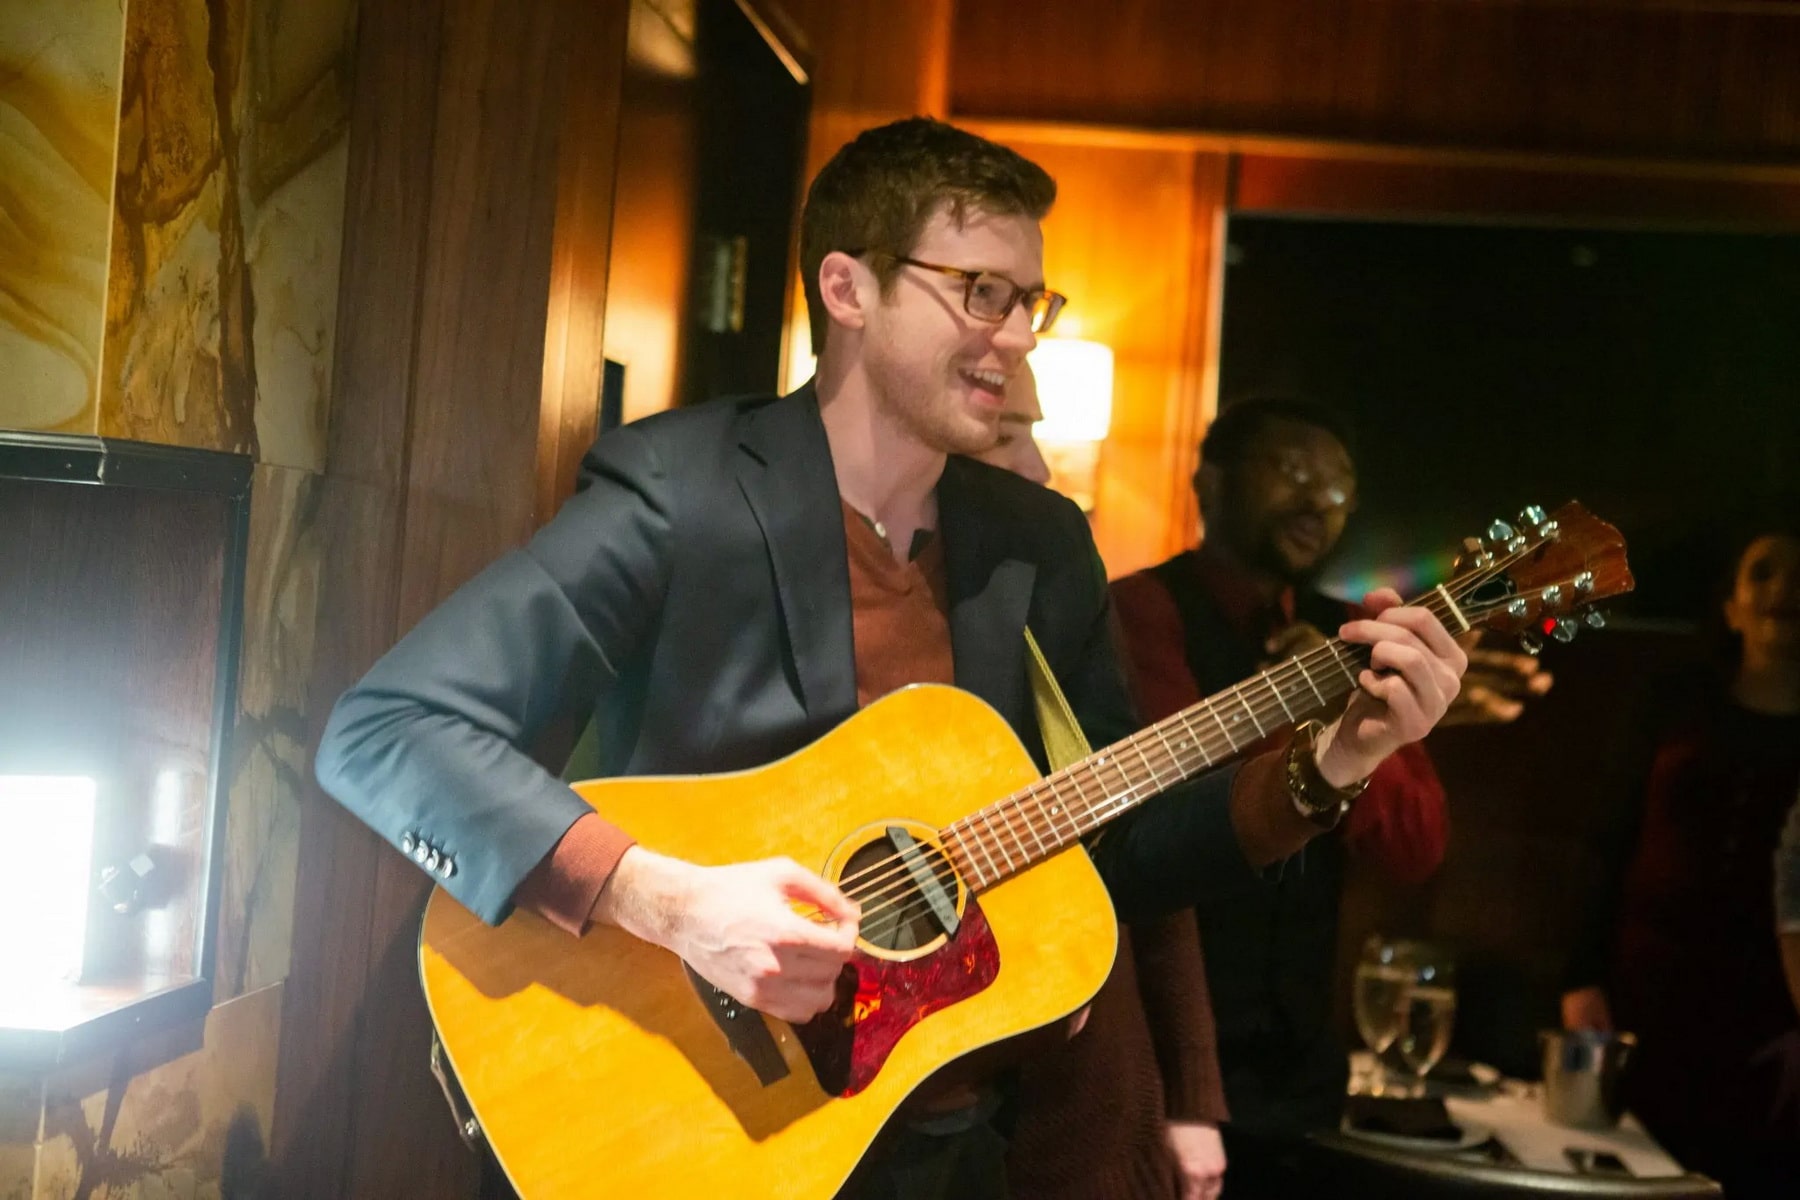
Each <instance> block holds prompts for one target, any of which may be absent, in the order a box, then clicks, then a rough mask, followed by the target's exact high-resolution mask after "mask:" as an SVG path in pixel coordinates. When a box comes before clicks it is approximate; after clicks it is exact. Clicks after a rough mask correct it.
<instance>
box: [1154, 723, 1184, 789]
mask: <svg viewBox="0 0 1800 1200" xmlns="http://www.w3.org/2000/svg"><path fill="white" fill-rule="evenodd" d="M1164 724H1165V722H1162V721H1158V722H1157V723H1156V724H1154V725H1152V726H1151V727H1150V728H1151V730H1152V731H1154V732H1155V734H1156V738H1157V740H1158V741H1160V742H1161V743H1162V744H1163V753H1164V754H1167V755H1168V756H1169V763H1170V765H1171V766H1173V767H1174V769H1175V776H1176V778H1178V779H1179V778H1180V777H1181V774H1182V763H1181V754H1180V752H1179V751H1177V750H1176V749H1175V747H1173V746H1171V745H1170V744H1169V739H1168V736H1167V735H1166V734H1164V733H1163V725H1164Z"/></svg>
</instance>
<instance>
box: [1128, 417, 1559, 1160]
mask: <svg viewBox="0 0 1800 1200" xmlns="http://www.w3.org/2000/svg"><path fill="white" fill-rule="evenodd" d="M1356 488H1357V480H1356V467H1355V463H1354V461H1353V458H1352V439H1351V434H1350V431H1349V428H1348V426H1347V424H1346V423H1345V421H1344V420H1343V419H1342V418H1341V417H1340V416H1339V415H1337V414H1336V413H1334V412H1332V411H1331V410H1329V409H1327V408H1324V407H1323V406H1320V405H1317V404H1313V403H1309V402H1306V401H1303V400H1287V399H1268V400H1253V401H1247V402H1244V403H1240V404H1237V405H1233V406H1230V407H1227V408H1226V409H1225V410H1224V411H1223V412H1221V414H1220V415H1219V417H1218V418H1217V419H1216V420H1215V421H1214V422H1213V424H1212V425H1211V427H1210V428H1209V429H1208V430H1207V433H1206V437H1205V439H1204V441H1203V442H1202V443H1201V447H1200V466H1199V468H1198V470H1197V471H1196V473H1195V475H1194V489H1195V493H1196V496H1197V498H1198V500H1199V505H1200V512H1201V515H1202V518H1203V520H1204V523H1205V530H1206V537H1205V540H1204V542H1203V543H1202V544H1201V545H1200V546H1198V547H1196V548H1194V549H1190V550H1187V551H1184V552H1183V553H1181V554H1178V555H1176V556H1175V557H1174V558H1172V559H1170V560H1168V561H1167V562H1164V563H1161V564H1159V565H1157V566H1155V567H1151V568H1149V569H1148V570H1145V571H1141V572H1138V573H1137V574H1134V575H1131V576H1128V577H1126V578H1124V579H1120V580H1118V581H1116V582H1115V583H1114V584H1113V598H1114V603H1115V606H1116V608H1117V611H1118V616H1119V621H1120V625H1121V628H1122V632H1123V637H1124V642H1125V646H1126V652H1127V662H1128V667H1129V668H1130V670H1129V674H1130V675H1131V677H1132V682H1133V690H1134V693H1135V697H1136V699H1137V702H1138V705H1139V707H1140V709H1141V713H1140V715H1141V716H1142V717H1143V718H1144V719H1146V720H1159V719H1161V718H1163V717H1165V716H1168V715H1169V714H1171V713H1173V712H1176V711H1178V710H1180V709H1182V708H1185V707H1187V706H1189V705H1191V704H1193V703H1195V702H1197V701H1198V700H1200V699H1201V698H1203V697H1205V696H1208V695H1211V694H1212V693H1214V692H1217V691H1219V690H1221V689H1224V688H1226V687H1229V686H1231V685H1233V684H1236V683H1239V682H1241V681H1242V680H1244V679H1246V678H1248V677H1249V676H1251V675H1253V674H1254V673H1256V672H1257V671H1259V670H1262V669H1264V668H1265V667H1267V666H1269V665H1270V664H1271V663H1274V662H1278V661H1280V660H1283V659H1286V658H1290V657H1292V656H1294V655H1296V654H1299V653H1301V652H1303V651H1305V650H1307V649H1309V648H1312V647H1313V646H1317V645H1320V644H1323V642H1324V641H1325V640H1326V636H1327V634H1330V633H1335V632H1336V630H1337V629H1338V627H1339V625H1341V624H1342V623H1343V622H1344V621H1345V620H1346V619H1348V618H1350V617H1352V616H1354V615H1355V613H1354V611H1353V610H1352V608H1351V607H1350V606H1348V605H1346V604H1344V603H1343V602H1342V601H1339V600H1335V599H1333V598H1331V597H1329V596H1326V595H1324V594H1323V593H1321V592H1319V591H1318V590H1317V589H1316V588H1315V587H1314V586H1313V583H1314V580H1315V579H1316V578H1317V576H1318V574H1319V571H1320V569H1321V567H1322V566H1323V565H1324V563H1325V561H1326V559H1327V557H1328V556H1329V555H1330V553H1331V552H1332V550H1333V549H1335V548H1336V546H1337V544H1338V540H1339V539H1340V538H1341V536H1342V535H1343V532H1344V527H1345V523H1346V521H1347V520H1348V518H1349V516H1350V514H1351V512H1353V511H1354V509H1355V507H1356ZM1477 656H1479V658H1478V661H1479V662H1480V663H1481V664H1482V665H1483V667H1484V670H1483V671H1482V672H1481V677H1480V678H1479V679H1477V678H1476V677H1475V676H1476V673H1475V670H1474V667H1473V663H1472V667H1471V673H1470V679H1469V681H1468V682H1467V683H1465V685H1464V689H1463V696H1464V700H1463V702H1462V704H1461V706H1460V708H1459V709H1458V710H1457V716H1459V717H1460V719H1463V720H1471V721H1472V720H1502V721H1504V720H1511V719H1513V718H1514V717H1516V716H1517V715H1518V713H1519V711H1520V707H1521V702H1522V700H1523V698H1524V697H1525V696H1527V695H1531V694H1539V693H1541V692H1542V691H1543V690H1545V689H1546V688H1547V687H1548V686H1549V683H1550V677H1549V676H1548V675H1547V674H1545V673H1543V672H1541V671H1539V670H1538V669H1537V663H1536V660H1534V659H1531V658H1529V657H1528V656H1523V655H1511V654H1494V653H1489V652H1481V651H1475V652H1473V653H1472V656H1471V657H1472V659H1476V658H1477ZM1446 719H1451V718H1449V717H1447V718H1446ZM1447 835H1448V817H1447V812H1446V808H1445V802H1444V790H1443V786H1442V784H1441V783H1440V782H1439V780H1438V777H1437V773H1436V771H1435V770H1434V769H1433V767H1432V764H1431V760H1430V759H1429V757H1428V756H1427V755H1426V754H1425V752H1424V750H1423V749H1422V748H1421V747H1420V746H1419V745H1417V744H1414V745H1410V746H1407V747H1404V748H1403V749H1402V750H1401V751H1400V752H1398V753H1397V754H1395V755H1394V756H1392V757H1391V758H1389V759H1388V760H1387V761H1386V762H1385V763H1383V764H1382V766H1381V767H1380V768H1379V769H1378V770H1377V771H1376V772H1375V773H1374V775H1373V776H1371V777H1370V778H1369V779H1368V781H1367V783H1366V788H1365V790H1363V791H1362V793H1361V794H1360V795H1359V796H1357V797H1356V798H1355V799H1354V802H1353V803H1351V805H1350V807H1349V808H1348V810H1347V814H1346V815H1345V816H1344V817H1343V819H1342V821H1341V823H1339V824H1337V825H1336V826H1335V827H1334V828H1333V829H1332V830H1331V831H1330V832H1329V833H1327V834H1325V835H1324V836H1322V837H1320V838H1317V839H1315V840H1314V841H1313V842H1312V843H1310V844H1309V845H1308V846H1307V847H1306V848H1305V849H1304V850H1303V851H1302V852H1301V853H1300V854H1299V855H1297V856H1296V857H1295V858H1293V859H1290V860H1289V861H1288V862H1287V863H1285V864H1284V865H1283V866H1282V867H1281V868H1280V870H1279V873H1278V874H1277V875H1276V876H1275V877H1274V878H1270V879H1265V880H1258V881H1254V882H1247V883H1245V884H1244V885H1243V886H1242V887H1240V888H1238V889H1237V890H1236V892H1235V894H1232V895H1230V896H1223V895H1218V894H1214V895H1209V896H1207V897H1204V898H1203V899H1202V902H1201V904H1200V905H1199V906H1198V907H1197V908H1196V910H1195V915H1196V917H1197V919H1198V924H1199V936H1200V941H1201V944H1202V946H1203V947H1204V954H1205V962H1206V976H1207V980H1208V982H1209V984H1210V986H1211V992H1212V1001H1213V1011H1214V1015H1215V1019H1216V1022H1217V1045H1218V1054H1219V1058H1220V1063H1221V1068H1222V1072H1223V1076H1224V1084H1225V1097H1226V1101H1227V1104H1228V1106H1229V1108H1230V1112H1231V1123H1230V1125H1228V1126H1227V1129H1226V1138H1225V1145H1226V1149H1227V1150H1228V1151H1229V1153H1230V1155H1231V1158H1232V1160H1233V1162H1234V1164H1235V1165H1236V1166H1237V1167H1238V1168H1240V1172H1239V1174H1238V1175H1234V1180H1238V1183H1237V1184H1236V1185H1234V1192H1235V1193H1238V1194H1254V1193H1253V1192H1252V1191H1249V1190H1246V1189H1253V1188H1254V1187H1255V1186H1256V1181H1255V1179H1254V1177H1253V1176H1252V1177H1250V1178H1243V1177H1242V1171H1241V1168H1242V1167H1244V1166H1245V1158H1246V1156H1245V1151H1250V1154H1249V1156H1248V1157H1250V1158H1251V1160H1252V1161H1254V1160H1255V1159H1256V1158H1257V1157H1260V1156H1257V1155H1256V1154H1255V1152H1254V1150H1255V1145H1256V1143H1257V1140H1258V1139H1260V1138H1265V1137H1274V1138H1285V1137H1288V1136H1292V1135H1297V1134H1301V1133H1304V1132H1306V1131H1307V1130H1310V1129H1317V1128H1321V1127H1328V1126H1335V1125H1336V1123H1337V1121H1338V1118H1339V1113H1340V1111H1341V1108H1342V1104H1343V1099H1344V1090H1345V1085H1346V1075H1347V1063H1346V1056H1345V1048H1344V1046H1343V1045H1342V1044H1341V1042H1340V1040H1339V1038H1338V1037H1337V1036H1336V1034H1335V1032H1334V1031H1333V1029H1332V1027H1331V1014H1332V997H1333V995H1334V988H1333V986H1332V976H1333V972H1334V969H1335V965H1336V956H1337V935H1338V905H1339V899H1340V895H1341V892H1342V889H1343V884H1344V878H1345V872H1346V867H1347V864H1348V862H1349V860H1350V858H1351V857H1352V856H1355V857H1358V858H1361V859H1365V860H1368V861H1370V862H1371V863H1372V864H1373V865H1374V866H1375V867H1376V868H1377V869H1378V870H1380V871H1381V872H1382V873H1383V874H1385V875H1386V876H1388V877H1390V878H1392V879H1395V880H1397V881H1400V882H1404V883H1418V882H1421V881H1423V880H1425V879H1426V878H1428V877H1429V876H1430V875H1431V874H1432V873H1433V872H1434V871H1435V870H1436V869H1437V867H1438V865H1439V863H1440V862H1441V861H1442V859H1443V855H1444V848H1445V843H1446V839H1447Z"/></svg>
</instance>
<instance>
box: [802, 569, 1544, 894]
mask: <svg viewBox="0 0 1800 1200" xmlns="http://www.w3.org/2000/svg"><path fill="white" fill-rule="evenodd" d="M1511 599H1513V597H1508V600H1509V601H1510V600H1511ZM1499 607H1504V605H1503V604H1501V605H1492V606H1489V607H1488V608H1487V609H1480V608H1477V609H1472V610H1467V611H1474V612H1477V613H1480V614H1481V615H1483V616H1486V615H1487V614H1488V613H1489V612H1491V611H1493V609H1495V608H1499ZM1127 740H1129V739H1127ZM1043 782H1047V781H1043V780H1040V781H1039V783H1043ZM1145 785H1155V786H1154V790H1153V791H1152V794H1155V792H1159V791H1162V790H1164V788H1163V787H1162V785H1160V784H1158V783H1157V781H1156V780H1155V779H1154V778H1152V779H1146V780H1143V781H1141V782H1140V783H1138V784H1134V785H1132V786H1130V787H1127V788H1125V789H1123V790H1121V791H1120V792H1117V793H1113V794H1112V795H1111V796H1109V797H1108V798H1107V800H1106V801H1105V802H1103V804H1102V805H1094V806H1091V807H1090V811H1089V813H1088V814H1086V815H1089V816H1091V815H1092V814H1093V813H1096V812H1099V811H1100V810H1101V808H1102V807H1106V806H1110V807H1113V808H1114V809H1115V810H1116V811H1123V810H1125V809H1127V808H1130V807H1132V805H1133V804H1135V803H1136V802H1137V796H1136V793H1137V792H1139V791H1141V790H1142V789H1143V787H1144V786H1145ZM1171 786H1172V785H1171ZM1027 790H1028V791H1030V790H1036V789H1035V788H1034V789H1027ZM1019 798H1020V797H1019V796H1015V797H1008V799H1009V800H1015V799H1019ZM1105 819H1107V820H1110V819H1111V815H1110V814H1109V816H1108V817H1107V818H1105ZM1100 823H1101V824H1103V823H1104V820H1103V821H1101V822H1100ZM1069 844H1073V843H1067V844H1065V845H1064V846H1063V847H1059V849H1058V851H1057V852H1059V853H1060V851H1061V849H1066V848H1067V845H1069ZM918 849H919V850H920V851H921V852H923V853H925V854H927V855H929V856H932V857H933V858H934V859H935V861H934V862H932V863H931V864H930V869H931V870H932V872H933V874H934V875H935V876H936V877H937V878H938V880H939V882H940V883H944V884H945V885H946V887H947V890H951V891H954V890H955V888H954V885H955V883H956V882H957V881H958V880H959V879H960V878H961V877H962V875H963V874H964V873H962V872H958V871H957V869H956V865H955V862H954V860H952V859H951V858H950V856H949V855H948V854H947V853H946V852H945V851H944V850H942V849H941V848H939V847H938V846H936V845H934V844H932V843H928V842H922V843H920V844H919V847H918ZM965 857H966V855H965ZM1045 857H1049V856H1045ZM897 858H898V856H897V855H895V856H890V859H889V860H884V861H892V860H894V859H897ZM1038 861H1042V860H1041V859H1040V860H1038ZM1028 865H1036V864H1035V862H1034V863H1031V864H1028ZM867 869H874V868H867ZM946 876H947V877H948V878H947V879H946ZM891 878H892V876H891V874H890V875H889V876H885V877H883V880H882V881H871V882H872V883H879V882H883V881H886V880H891ZM1002 878H1006V877H1005V876H1003V877H1002ZM998 882H1001V880H999V879H997V880H994V881H991V882H987V883H983V884H981V885H980V886H978V887H972V888H970V889H969V890H971V891H977V892H979V891H983V890H986V889H987V888H988V887H992V886H993V885H994V884H995V883H998ZM860 894H863V895H865V896H866V898H867V899H870V900H879V901H880V903H876V904H873V905H870V906H869V907H867V908H865V909H864V911H863V912H862V914H861V918H860V919H861V921H862V922H863V923H865V925H866V924H867V923H869V922H871V921H875V920H885V921H890V922H892V923H894V924H899V923H900V922H902V921H908V920H911V919H912V918H914V917H918V916H925V915H927V914H928V913H929V912H930V911H931V901H930V899H929V898H927V897H924V896H923V895H922V894H921V893H920V892H919V890H918V888H917V887H916V885H915V884H914V883H913V882H912V880H911V873H910V871H908V872H906V876H905V877H904V878H902V879H901V880H899V882H898V884H897V886H886V887H882V888H881V889H880V890H879V891H878V892H873V893H866V892H864V893H860ZM796 911H798V912H799V913H800V914H801V915H802V916H804V917H806V918H807V919H810V920H820V921H827V922H829V921H833V920H835V918H831V917H828V916H827V915H826V914H825V913H824V912H823V910H819V909H809V908H800V909H797V910H796Z"/></svg>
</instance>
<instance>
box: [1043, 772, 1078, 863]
mask: <svg viewBox="0 0 1800 1200" xmlns="http://www.w3.org/2000/svg"><path fill="white" fill-rule="evenodd" d="M1044 783H1045V785H1047V790H1048V791H1049V793H1050V799H1051V800H1053V801H1055V803H1053V804H1051V805H1050V807H1049V809H1048V810H1047V811H1048V813H1049V816H1050V820H1051V826H1050V833H1051V836H1053V837H1054V838H1055V839H1056V844H1057V845H1058V846H1066V845H1068V844H1069V842H1068V841H1064V840H1063V836H1062V834H1061V833H1059V832H1057V829H1056V824H1055V822H1056V818H1057V817H1058V816H1059V815H1060V816H1061V817H1062V819H1063V821H1064V822H1065V823H1067V824H1068V826H1069V832H1070V835H1071V836H1070V838H1069V841H1074V840H1075V839H1076V838H1078V837H1080V836H1081V827H1080V826H1079V825H1077V824H1076V823H1075V820H1074V818H1072V817H1071V816H1069V809H1068V806H1067V805H1065V804H1064V803H1063V802H1062V792H1061V790H1060V788H1061V786H1062V785H1061V784H1059V783H1057V782H1056V777H1055V776H1054V775H1053V776H1051V777H1050V778H1049V779H1047V780H1045V781H1044ZM1038 807H1039V808H1040V809H1041V808H1043V807H1044V798H1043V796H1042V795H1041V794H1040V795H1039V796H1038Z"/></svg>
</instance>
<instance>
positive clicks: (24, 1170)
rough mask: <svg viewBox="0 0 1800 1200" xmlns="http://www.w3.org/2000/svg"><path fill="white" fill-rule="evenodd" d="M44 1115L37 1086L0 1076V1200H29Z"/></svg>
mask: <svg viewBox="0 0 1800 1200" xmlns="http://www.w3.org/2000/svg"><path fill="white" fill-rule="evenodd" d="M43 1115H44V1105H43V1088H42V1087H41V1086H40V1085H39V1084H37V1083H36V1082H34V1081H32V1080H27V1079H13V1078H10V1077H5V1076H0V1200H31V1191H32V1186H33V1183H34V1181H35V1179H36V1177H37V1148H38V1129H39V1127H40V1124H41V1122H42V1120H43Z"/></svg>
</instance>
